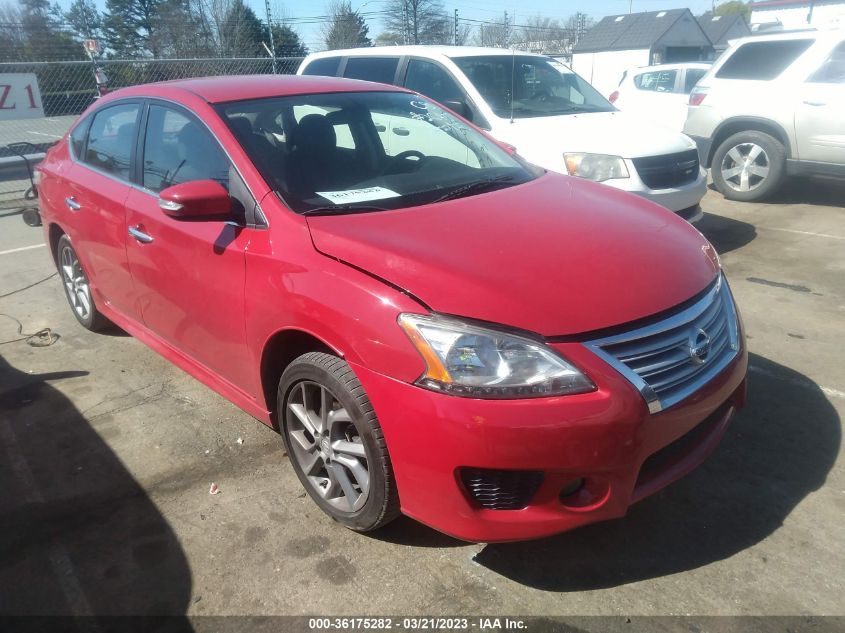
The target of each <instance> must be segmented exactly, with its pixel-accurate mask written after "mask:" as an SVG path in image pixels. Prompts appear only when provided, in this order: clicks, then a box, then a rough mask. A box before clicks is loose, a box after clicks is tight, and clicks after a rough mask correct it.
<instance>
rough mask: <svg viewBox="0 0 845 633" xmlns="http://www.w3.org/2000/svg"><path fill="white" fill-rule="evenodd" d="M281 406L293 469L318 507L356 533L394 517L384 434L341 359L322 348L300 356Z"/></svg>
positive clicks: (288, 373)
mask: <svg viewBox="0 0 845 633" xmlns="http://www.w3.org/2000/svg"><path fill="white" fill-rule="evenodd" d="M278 405H279V409H278V410H279V421H280V425H281V429H280V430H281V432H282V439H283V440H284V443H285V448H286V449H287V451H288V455H290V461H291V464H292V465H293V469H294V471H295V472H296V475H297V477H299V480H300V482H302V485H303V486H304V487H305V490H306V491H307V492H308V494H309V495H310V496H311V498H312V499H313V500H314V502H315V503H316V504H317V505H318V506H319V507H320V509H321V510H323V512H325V513H326V514H328V515H329V516H330V517H332V518H333V519H335V520H336V521H338V522H339V523H342V524H343V525H345V526H346V527H348V528H350V529H352V530H355V531H358V532H369V531H370V530H375V529H376V528H379V527H381V526H382V525H385V524H386V523H389V522H390V521H392V520H393V519H395V518H396V517H397V516H398V515H399V495H398V493H397V491H396V483H395V481H394V478H393V468H392V467H391V465H390V456H389V455H388V453H387V445H386V443H385V441H384V435H383V434H382V432H381V427H380V426H379V423H378V420H377V419H376V414H375V412H374V411H373V407H372V405H371V404H370V401H369V398H367V395H366V394H365V393H364V388H363V387H362V386H361V383H360V382H358V379H357V378H356V377H355V374H354V373H352V369H351V368H350V367H349V365H348V364H347V363H346V362H345V361H343V360H341V359H340V358H338V357H336V356H332V355H330V354H323V353H319V352H311V353H308V354H304V355H302V356H300V357H299V358H297V359H296V360H294V361H293V362H292V363H291V364H290V365H288V367H287V369H285V372H284V374H282V378H281V380H280V381H279V394H278Z"/></svg>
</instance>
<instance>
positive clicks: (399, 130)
mask: <svg viewBox="0 0 845 633" xmlns="http://www.w3.org/2000/svg"><path fill="white" fill-rule="evenodd" d="M393 133H394V134H396V135H397V136H408V135H409V134H410V133H411V132H410V131H409V130H407V129H405V128H404V127H395V128H393Z"/></svg>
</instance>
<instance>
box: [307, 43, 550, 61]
mask: <svg viewBox="0 0 845 633" xmlns="http://www.w3.org/2000/svg"><path fill="white" fill-rule="evenodd" d="M513 54H516V55H523V56H524V55H530V56H532V57H547V55H539V54H537V53H529V52H527V51H512V50H510V49H508V48H488V47H481V46H425V45H408V46H374V47H368V48H347V49H342V50H333V51H323V52H321V53H312V54H311V55H309V56H308V57H307V58H306V59H307V60H309V61H310V60H312V59H320V58H325V57H344V56H349V57H399V56H402V55H415V56H417V57H428V58H431V59H442V58H444V57H449V58H452V57H481V56H487V55H513Z"/></svg>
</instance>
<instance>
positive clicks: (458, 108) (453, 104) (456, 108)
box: [441, 100, 472, 121]
mask: <svg viewBox="0 0 845 633" xmlns="http://www.w3.org/2000/svg"><path fill="white" fill-rule="evenodd" d="M441 103H442V104H443V105H445V106H446V107H447V108H449V109H450V110H451V111H452V112H457V113H458V114H460V115H461V116H462V117H464V118H465V119H466V120H467V121H472V110H470V109H469V106H468V105H467V102H466V101H463V100H449V101H442V102H441Z"/></svg>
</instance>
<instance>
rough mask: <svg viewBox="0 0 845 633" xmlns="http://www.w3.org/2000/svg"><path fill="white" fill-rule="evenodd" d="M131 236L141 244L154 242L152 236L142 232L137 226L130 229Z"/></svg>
mask: <svg viewBox="0 0 845 633" xmlns="http://www.w3.org/2000/svg"><path fill="white" fill-rule="evenodd" d="M129 235H131V236H132V237H134V238H135V239H136V240H138V241H139V242H141V243H142V244H149V243H150V242H152V241H153V236H152V235H147V234H146V233H144V232H143V231H142V230H140V229H139V228H138V227H137V226H130V227H129Z"/></svg>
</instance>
